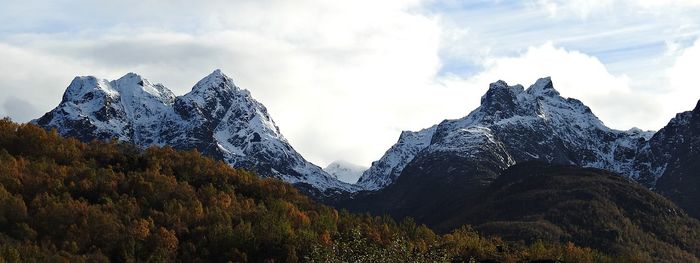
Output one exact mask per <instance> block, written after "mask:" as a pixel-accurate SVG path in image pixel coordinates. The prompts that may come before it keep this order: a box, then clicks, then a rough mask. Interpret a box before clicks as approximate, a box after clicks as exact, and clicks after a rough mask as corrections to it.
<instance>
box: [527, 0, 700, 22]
mask: <svg viewBox="0 0 700 263" xmlns="http://www.w3.org/2000/svg"><path fill="white" fill-rule="evenodd" d="M535 6H537V7H538V8H542V9H544V10H546V11H547V12H549V14H550V16H552V17H568V16H572V15H573V16H575V17H578V18H583V19H587V18H592V17H597V16H598V15H600V14H601V13H620V12H621V10H624V9H628V11H629V10H630V9H631V10H634V11H636V12H644V13H647V14H654V15H663V14H664V13H666V14H668V13H669V12H668V11H669V10H675V11H677V10H679V9H688V8H697V7H700V2H698V1H696V0H671V1H659V0H596V1H590V0H537V1H536V2H535ZM671 13H673V14H676V15H677V14H678V12H671Z"/></svg>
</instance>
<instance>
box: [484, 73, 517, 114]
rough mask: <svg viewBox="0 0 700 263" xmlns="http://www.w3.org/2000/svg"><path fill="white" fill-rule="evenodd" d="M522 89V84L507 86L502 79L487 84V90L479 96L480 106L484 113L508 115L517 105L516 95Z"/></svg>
mask: <svg viewBox="0 0 700 263" xmlns="http://www.w3.org/2000/svg"><path fill="white" fill-rule="evenodd" d="M522 91H523V86H521V85H515V86H508V83H506V82H505V81H503V80H499V81H496V82H494V83H491V84H490V85H489V90H488V91H486V94H484V96H482V97H481V107H482V108H483V109H484V110H485V113H486V114H489V115H490V114H496V115H501V114H505V115H510V114H512V113H513V111H515V109H516V107H517V97H518V94H520V93H521V92H522Z"/></svg>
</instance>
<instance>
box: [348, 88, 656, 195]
mask: <svg viewBox="0 0 700 263" xmlns="http://www.w3.org/2000/svg"><path fill="white" fill-rule="evenodd" d="M652 135H653V132H648V131H641V130H639V129H631V130H629V131H618V130H614V129H610V128H608V127H606V126H605V125H604V124H603V123H602V122H601V121H600V120H599V119H598V118H597V117H596V116H595V115H594V114H593V112H592V111H591V110H590V109H589V108H588V107H587V106H585V105H584V104H583V103H581V101H579V100H576V99H572V98H564V97H562V96H560V94H559V92H557V91H556V90H555V89H554V86H553V84H552V81H551V79H550V78H542V79H539V80H538V81H537V82H536V83H535V84H534V85H532V86H530V87H529V88H528V89H524V88H523V86H521V85H515V86H509V85H508V84H507V83H505V82H504V81H498V82H495V83H492V84H490V86H489V89H488V91H487V92H486V94H485V95H484V96H482V98H481V105H480V106H479V107H478V108H477V109H475V110H474V111H472V112H471V113H470V114H469V115H467V116H466V117H463V118H461V119H456V120H445V121H443V122H442V123H440V124H438V125H435V126H432V127H430V128H427V129H424V130H421V131H418V132H403V133H402V135H401V137H400V139H399V142H397V143H396V144H395V145H394V146H392V147H391V148H390V149H389V150H388V151H387V152H386V153H385V155H384V156H383V157H382V158H381V159H380V160H379V161H376V162H374V163H373V164H372V167H370V168H369V169H368V170H367V172H365V173H364V175H363V177H362V178H361V179H360V182H359V184H360V185H362V186H363V187H365V188H367V189H380V188H382V187H385V186H387V185H389V184H391V183H392V182H394V181H396V179H397V177H398V176H399V175H400V174H401V172H402V171H403V169H404V168H405V167H406V166H407V165H408V163H411V162H415V163H424V164H427V163H426V160H430V159H436V160H440V159H450V160H454V159H455V158H456V159H459V160H462V161H464V160H473V161H477V160H483V159H484V158H486V159H488V160H491V161H492V164H493V165H496V166H498V167H500V168H499V169H505V168H507V167H509V166H511V165H513V164H515V163H520V162H526V161H535V160H539V161H545V162H549V163H560V164H575V165H579V166H584V167H595V168H603V169H607V170H611V171H615V172H619V173H622V174H627V175H630V176H631V177H632V178H633V179H635V180H637V181H639V182H642V183H643V184H645V185H647V186H649V187H653V185H654V184H655V182H656V180H657V179H658V178H659V177H660V176H661V174H662V172H663V171H662V170H660V167H661V166H659V165H652V166H653V167H652V170H651V171H652V172H651V173H641V172H639V170H638V167H640V166H642V165H644V163H645V162H647V161H646V160H642V158H637V156H638V152H640V150H641V149H642V148H644V147H645V145H647V141H648V140H649V139H650V138H651V136H652ZM421 159H423V160H421ZM433 167H435V169H444V171H442V174H445V175H449V174H450V173H453V172H459V171H455V168H454V167H452V166H451V165H445V166H435V165H433ZM654 169H657V170H654Z"/></svg>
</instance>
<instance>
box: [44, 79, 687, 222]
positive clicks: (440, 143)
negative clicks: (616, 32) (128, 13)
mask: <svg viewBox="0 0 700 263" xmlns="http://www.w3.org/2000/svg"><path fill="white" fill-rule="evenodd" d="M699 115H700V109H698V108H696V109H695V110H694V111H691V112H685V113H681V114H678V115H677V116H676V118H674V119H673V120H672V121H671V122H670V123H669V125H667V126H666V127H665V128H663V129H661V130H660V131H659V132H656V133H655V132H651V131H642V130H639V129H631V130H627V131H619V130H614V129H610V128H608V127H606V126H605V125H604V124H603V123H602V122H601V121H600V120H599V119H598V118H597V117H596V116H595V115H594V114H593V112H592V111H591V109H590V108H588V107H587V106H585V105H584V104H583V103H582V102H581V101H579V100H576V99H572V98H564V97H562V96H561V95H560V94H559V92H557V91H556V90H555V89H554V85H553V83H552V81H551V79H550V78H542V79H539V80H538V81H537V82H536V83H535V84H534V85H532V86H530V87H529V88H528V89H525V88H524V87H523V86H521V85H515V86H509V85H508V84H507V83H505V82H503V81H498V82H495V83H492V84H491V85H490V86H489V89H488V91H487V92H486V94H485V95H484V96H483V97H482V98H481V105H480V106H479V107H478V108H477V109H475V110H474V111H473V112H471V113H470V114H469V115H467V116H466V117H464V118H461V119H456V120H445V121H443V122H441V123H439V124H436V125H433V126H431V127H428V128H426V129H423V130H420V131H416V132H410V131H405V132H403V133H401V135H400V137H399V140H398V142H397V143H396V144H395V145H393V146H392V147H391V148H390V149H389V150H387V152H386V153H385V155H384V156H383V157H382V158H381V159H379V160H378V161H375V162H373V163H372V166H371V167H369V168H368V169H366V170H365V169H364V168H361V167H355V166H352V165H348V164H344V163H333V164H331V165H329V167H327V168H326V169H325V171H324V170H323V169H321V168H320V167H318V166H316V165H314V164H311V163H310V162H308V161H306V160H305V159H304V158H303V157H302V156H301V155H300V154H299V153H298V152H296V151H295V150H294V149H293V148H292V147H291V146H290V144H289V143H288V142H287V140H286V139H285V138H284V137H283V136H282V134H281V133H280V130H279V128H278V127H277V126H276V125H275V123H274V121H273V120H272V118H271V117H270V116H269V114H268V113H267V110H266V109H265V107H264V106H263V105H262V104H260V103H259V102H257V101H256V100H255V99H253V98H252V96H251V94H250V92H248V91H247V90H244V89H241V88H239V87H237V86H236V85H235V84H234V83H233V81H232V80H231V78H229V77H227V76H226V75H225V74H223V73H222V72H221V71H219V70H216V71H214V72H213V73H212V74H210V75H209V76H207V77H205V78H203V79H202V80H201V81H199V82H198V83H197V84H196V85H195V86H194V87H193V88H192V91H191V92H189V93H187V94H185V95H182V96H175V95H174V94H173V93H172V92H171V91H170V90H168V89H167V88H165V87H164V86H163V85H160V84H152V83H151V82H149V81H148V80H146V79H145V78H143V77H141V76H139V75H137V74H134V73H129V74H127V75H125V76H124V77H122V78H120V79H118V80H114V81H108V80H103V79H98V78H96V77H91V76H90V77H76V78H75V79H74V80H73V82H72V83H71V84H70V85H69V86H68V88H67V90H66V92H65V93H64V96H63V100H62V101H61V103H60V104H59V105H58V106H57V107H56V108H55V109H53V110H52V111H50V112H48V113H46V114H45V115H44V116H42V117H41V118H39V119H37V120H34V121H32V122H33V123H35V124H38V125H40V126H42V127H44V128H47V129H54V128H55V129H57V131H58V132H59V133H60V134H61V135H64V136H71V137H76V138H78V139H81V140H84V141H89V140H94V139H98V140H109V139H113V138H116V139H117V140H120V141H125V142H131V143H134V144H136V145H139V146H142V147H147V146H151V145H155V146H165V145H168V146H172V147H174V148H177V149H197V150H198V151H200V152H202V153H204V154H206V155H209V156H213V157H215V158H217V159H220V160H224V161H225V162H227V163H228V164H230V165H232V166H234V167H241V168H246V169H249V170H253V171H255V172H257V173H259V174H260V175H261V176H264V177H273V178H279V179H282V180H284V181H287V182H290V183H292V184H295V185H296V186H297V187H298V188H299V189H301V190H302V191H303V192H306V193H307V194H309V195H311V196H312V197H314V198H317V199H319V200H322V201H325V202H328V203H331V204H337V205H341V206H344V205H347V206H349V207H354V208H357V209H360V208H361V209H362V210H365V211H372V212H377V213H390V214H392V215H395V216H399V217H400V216H413V217H416V218H417V219H419V220H421V219H426V220H427V218H429V216H428V215H430V213H431V207H434V206H440V205H442V204H444V203H445V202H447V203H450V202H459V199H457V197H459V198H463V199H464V198H469V197H470V195H475V194H476V193H478V192H479V191H480V190H482V189H484V188H486V187H488V186H489V185H490V184H491V183H493V182H494V180H496V179H497V178H498V177H499V176H500V174H501V173H502V172H503V171H504V170H506V169H507V168H508V167H510V166H513V165H515V164H518V163H524V162H530V161H541V162H546V163H551V164H565V165H576V166H581V167H593V168H600V169H605V170H609V171H612V172H616V173H619V174H621V175H624V176H626V177H629V178H631V179H632V180H634V181H636V182H638V183H640V184H641V185H643V186H645V187H647V188H649V189H653V190H656V191H658V192H659V193H662V194H664V195H666V196H667V197H669V198H671V199H672V200H673V201H675V202H677V203H678V204H679V205H680V206H681V207H683V208H684V209H685V210H686V211H688V212H689V213H690V214H691V215H694V216H696V217H698V216H700V208H699V207H700V191H698V186H699V185H700V176H698V171H700V170H699V169H698V167H697V163H700V156H699V155H698V154H697V152H698V149H700V145H698V144H699V142H700V139H698V134H697V133H698V132H700V116H699ZM363 171H364V172H363ZM360 173H362V174H361V176H360ZM358 177H359V179H358V181H357V183H356V184H349V183H347V182H353V181H354V180H355V178H358ZM343 181H345V182H343ZM438 221H439V220H437V221H435V222H430V221H429V220H428V221H425V222H427V223H437V222H438Z"/></svg>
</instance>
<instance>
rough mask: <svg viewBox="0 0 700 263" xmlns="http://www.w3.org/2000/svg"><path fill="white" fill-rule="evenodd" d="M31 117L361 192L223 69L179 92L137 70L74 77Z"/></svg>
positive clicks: (322, 188)
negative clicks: (297, 145) (296, 144)
mask: <svg viewBox="0 0 700 263" xmlns="http://www.w3.org/2000/svg"><path fill="white" fill-rule="evenodd" d="M33 122H34V123H36V124H38V125H40V126H43V127H45V128H47V129H51V128H55V129H57V130H58V132H59V133H60V134H61V135H64V136H71V137H76V138H78V139H81V140H86V141H89V140H94V139H97V140H109V139H112V138H116V139H118V140H120V141H127V142H132V143H135V144H137V145H140V146H143V147H146V146H150V145H159V146H163V145H170V146H173V147H175V148H178V149H193V148H194V149H197V150H199V151H200V152H202V153H204V154H206V155H210V156H213V157H215V158H219V159H221V160H224V161H226V162H227V163H229V164H231V165H233V166H236V167H244V168H247V169H251V170H254V171H256V172H258V173H259V174H261V175H262V176H267V177H275V178H280V179H282V180H285V181H287V182H290V183H294V184H298V185H301V186H302V187H301V188H302V189H305V190H307V191H310V192H311V191H316V192H315V193H314V194H321V195H323V194H330V193H332V192H336V191H346V192H347V191H355V190H356V189H357V187H355V186H352V185H350V184H347V183H343V182H340V181H338V180H337V179H336V178H334V177H332V176H330V175H329V174H327V173H326V172H324V171H323V170H322V169H321V168H320V167H318V166H316V165H313V164H311V163H310V162H308V161H306V160H305V159H304V158H303V157H302V156H301V155H300V154H299V153H298V152H296V151H295V150H294V149H293V148H292V147H291V146H290V145H289V143H288V142H287V140H286V139H285V138H284V136H282V134H281V133H280V131H279V128H278V127H277V126H276V125H275V123H274V121H273V120H272V118H271V117H270V116H269V114H268V112H267V109H266V108H265V106H264V105H262V104H261V103H260V102H258V101H256V100H255V99H254V98H253V97H252V96H251V95H250V92H248V91H247V90H245V89H241V88H239V87H238V86H236V85H235V84H234V82H233V80H232V79H231V78H230V77H228V76H227V75H226V74H224V73H223V72H222V71H221V70H218V69H217V70H215V71H213V72H212V73H211V74H209V75H208V76H206V77H204V78H202V80H200V81H199V82H197V84H195V85H194V86H193V87H192V90H191V91H190V92H188V93H187V94H185V95H182V96H179V97H177V96H175V95H174V94H173V93H172V92H171V91H170V90H169V89H167V88H166V87H164V86H163V85H161V84H152V83H151V82H150V81H149V80H147V79H146V78H144V77H142V76H140V75H138V74H136V73H128V74H126V75H124V76H123V77H121V78H119V79H117V80H112V81H108V80H104V79H99V78H96V77H94V76H86V77H76V78H75V79H74V80H73V81H72V82H71V84H70V85H69V86H68V88H67V89H66V92H65V93H64V96H63V101H62V102H61V103H60V104H59V105H58V106H57V107H56V108H55V109H53V110H52V111H50V112H48V113H46V114H45V115H44V116H42V117H41V118H39V119H37V120H34V121H33Z"/></svg>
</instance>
